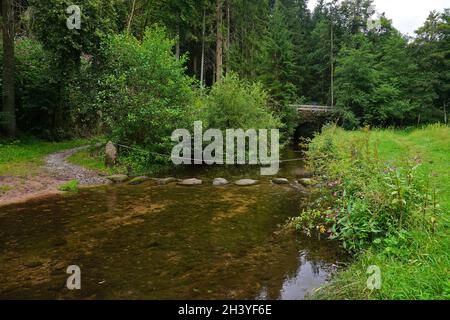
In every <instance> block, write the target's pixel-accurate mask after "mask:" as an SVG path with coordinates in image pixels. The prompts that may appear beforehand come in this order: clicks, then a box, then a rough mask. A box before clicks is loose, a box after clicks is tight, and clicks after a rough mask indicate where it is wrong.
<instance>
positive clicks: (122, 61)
mask: <svg viewBox="0 0 450 320" xmlns="http://www.w3.org/2000/svg"><path fill="white" fill-rule="evenodd" d="M174 45H175V42H174V41H173V40H171V39H168V38H167V36H166V32H165V30H164V29H162V28H160V27H152V28H149V29H147V30H146V32H145V35H144V38H143V40H142V41H140V40H138V39H136V38H135V37H133V36H131V35H128V34H120V35H114V36H111V37H109V38H108V40H107V41H106V42H105V43H104V44H103V52H102V56H103V60H104V64H105V67H104V69H103V70H102V75H101V77H100V91H99V94H98V105H99V108H100V110H101V112H102V119H103V120H104V121H105V123H106V125H107V126H108V128H109V132H110V134H111V137H112V139H113V140H114V141H115V142H118V143H121V144H125V145H127V146H131V147H133V148H134V150H135V151H129V154H128V155H129V158H130V159H131V165H132V166H133V167H134V169H135V170H136V171H141V170H143V169H144V168H145V169H148V167H149V166H150V164H151V163H162V162H164V160H167V159H168V158H166V157H162V156H159V154H163V155H166V154H168V155H170V151H171V148H172V146H173V145H172V142H171V141H170V137H171V134H172V132H173V130H175V129H177V128H191V127H192V125H193V121H194V117H193V114H194V108H193V105H194V103H193V97H194V95H193V90H192V88H191V86H192V85H193V80H192V79H191V78H190V77H188V76H187V75H185V72H184V71H185V67H184V64H185V61H186V58H185V57H182V58H180V59H179V60H177V58H176V57H175V55H174V54H173V53H172V48H173V46H174Z"/></svg>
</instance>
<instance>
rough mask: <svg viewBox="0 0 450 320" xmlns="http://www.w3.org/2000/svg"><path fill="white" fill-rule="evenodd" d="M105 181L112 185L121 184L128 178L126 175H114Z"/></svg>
mask: <svg viewBox="0 0 450 320" xmlns="http://www.w3.org/2000/svg"><path fill="white" fill-rule="evenodd" d="M106 179H108V180H111V181H112V182H114V183H121V182H125V181H127V180H128V176H127V175H126V174H115V175H112V176H109V177H106Z"/></svg>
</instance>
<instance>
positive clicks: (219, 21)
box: [216, 0, 223, 83]
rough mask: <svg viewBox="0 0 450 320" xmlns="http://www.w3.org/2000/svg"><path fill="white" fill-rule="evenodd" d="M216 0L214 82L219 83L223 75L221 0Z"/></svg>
mask: <svg viewBox="0 0 450 320" xmlns="http://www.w3.org/2000/svg"><path fill="white" fill-rule="evenodd" d="M216 1H217V2H216V28H217V36H216V82H219V83H220V82H221V81H222V75H223V30H222V25H223V11H222V7H223V0H216Z"/></svg>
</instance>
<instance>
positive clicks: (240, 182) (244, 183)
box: [234, 179, 259, 187]
mask: <svg viewBox="0 0 450 320" xmlns="http://www.w3.org/2000/svg"><path fill="white" fill-rule="evenodd" d="M258 183H259V181H258V180H252V179H242V180H238V181H236V182H235V183H234V184H235V185H237V186H240V187H247V186H254V185H255V184H258Z"/></svg>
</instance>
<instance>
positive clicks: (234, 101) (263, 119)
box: [202, 73, 281, 130]
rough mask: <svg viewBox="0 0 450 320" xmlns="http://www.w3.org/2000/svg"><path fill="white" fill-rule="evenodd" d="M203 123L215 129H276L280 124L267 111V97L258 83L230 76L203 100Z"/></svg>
mask: <svg viewBox="0 0 450 320" xmlns="http://www.w3.org/2000/svg"><path fill="white" fill-rule="evenodd" d="M202 111H203V114H204V115H203V116H204V118H205V119H204V122H206V123H207V126H208V127H209V128H216V129H237V128H242V129H244V130H247V129H273V128H280V127H281V122H280V121H279V120H278V119H277V118H276V117H275V116H274V115H273V114H272V112H271V110H269V108H268V94H267V92H266V91H264V90H263V88H262V85H260V84H259V83H248V82H247V81H245V80H241V79H239V76H238V75H237V74H234V73H228V74H227V75H226V76H225V77H224V79H223V80H222V82H220V83H216V84H215V85H214V86H213V87H212V89H211V91H210V93H209V95H207V96H206V97H204V99H203V110H202Z"/></svg>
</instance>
